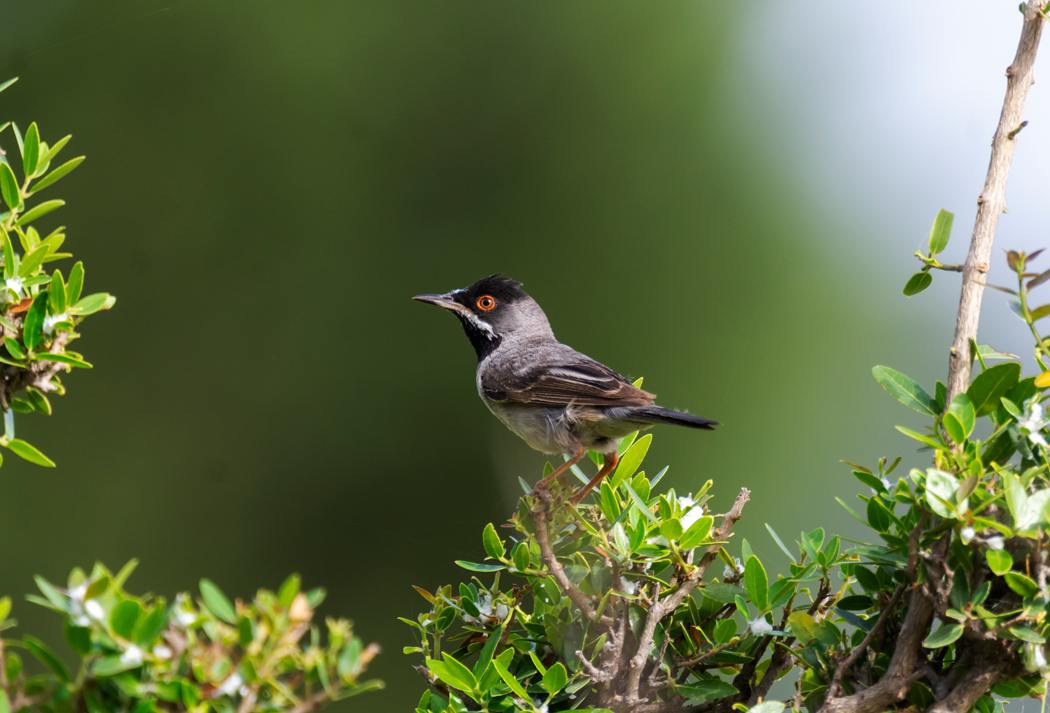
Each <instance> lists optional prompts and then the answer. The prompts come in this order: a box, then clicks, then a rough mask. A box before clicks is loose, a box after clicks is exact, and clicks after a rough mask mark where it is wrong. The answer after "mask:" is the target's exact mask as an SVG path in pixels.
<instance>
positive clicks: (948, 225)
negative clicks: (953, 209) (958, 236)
mask: <svg viewBox="0 0 1050 713" xmlns="http://www.w3.org/2000/svg"><path fill="white" fill-rule="evenodd" d="M954 220H955V214H954V213H949V212H948V211H946V210H944V209H943V208H942V209H941V210H940V211H938V213H937V217H936V218H934V219H933V227H932V228H930V256H931V257H932V256H934V255H937V254H939V253H941V252H943V251H944V249H945V248H946V247H948V238H950V237H951V235H952V222H953V221H954Z"/></svg>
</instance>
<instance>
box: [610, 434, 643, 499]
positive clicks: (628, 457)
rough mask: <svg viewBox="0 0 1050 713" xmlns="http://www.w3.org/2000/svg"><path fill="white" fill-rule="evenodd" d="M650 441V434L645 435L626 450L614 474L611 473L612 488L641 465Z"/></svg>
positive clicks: (631, 474)
mask: <svg viewBox="0 0 1050 713" xmlns="http://www.w3.org/2000/svg"><path fill="white" fill-rule="evenodd" d="M652 440H653V436H652V434H651V433H650V434H646V435H644V436H642V437H641V438H639V439H638V440H636V441H635V442H634V445H632V446H631V447H630V448H628V449H627V452H626V453H624V454H623V456H622V457H621V458H620V463H619V464H618V465H617V466H616V472H615V473H613V476H612V484H613V486H614V487H615V486H617V485H619V484H620V483H622V482H624V480H627V479H629V478H631V476H633V475H634V474H635V472H636V471H637V470H638V468H639V467H640V466H641V465H642V461H643V460H644V459H645V454H646V453H648V452H649V444H650V443H652Z"/></svg>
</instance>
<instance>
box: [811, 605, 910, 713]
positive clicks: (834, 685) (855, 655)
mask: <svg viewBox="0 0 1050 713" xmlns="http://www.w3.org/2000/svg"><path fill="white" fill-rule="evenodd" d="M902 594H904V585H900V586H898V587H897V591H896V592H894V593H893V596H892V597H890V601H889V603H888V604H887V605H886V607H885V608H884V609H883V610H882V613H881V614H880V615H879V620H878V621H876V622H875V626H873V627H871V631H869V632H868V635H867V636H865V637H864V640H863V641H861V642H860V646H858V647H857V648H855V649H853V651H852V652H851V653H850V655H849V656H847V657H846V658H845V659H844V660H843V661H842V662H841V663H840V664H839V665H838V666H837V667H836V668H835V675H834V676H833V677H832V679H831V686H829V687H828V698H834V697H835V696H837V695H838V694H839V690H840V689H841V688H842V674H843V673H845V672H846V671H848V670H849V668H850V667H851V666H852V665H853V664H855V663H857V659H859V658H860V656H861V654H863V653H864V651H865V650H866V649H867V648H868V644H870V643H871V640H872V639H874V638H875V637H876V636H878V635H879V632H881V631H882V628H883V627H884V626H886V620H887V619H888V618H889V616H890V613H891V612H893V610H894V609H896V608H897V602H899V601H900V598H901V595H902Z"/></svg>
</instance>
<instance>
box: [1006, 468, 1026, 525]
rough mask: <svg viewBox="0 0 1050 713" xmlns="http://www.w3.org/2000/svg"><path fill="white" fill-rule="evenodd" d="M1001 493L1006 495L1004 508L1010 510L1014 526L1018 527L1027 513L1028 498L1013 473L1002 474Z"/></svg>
mask: <svg viewBox="0 0 1050 713" xmlns="http://www.w3.org/2000/svg"><path fill="white" fill-rule="evenodd" d="M1003 492H1004V494H1005V495H1006V506H1007V507H1008V508H1010V515H1011V517H1013V521H1014V525H1015V526H1017V525H1019V524H1020V523H1021V522H1022V521H1023V520H1025V517H1026V515H1027V513H1028V496H1027V495H1026V494H1025V491H1024V486H1023V485H1021V481H1019V480H1018V479H1017V476H1016V475H1014V474H1013V473H1003Z"/></svg>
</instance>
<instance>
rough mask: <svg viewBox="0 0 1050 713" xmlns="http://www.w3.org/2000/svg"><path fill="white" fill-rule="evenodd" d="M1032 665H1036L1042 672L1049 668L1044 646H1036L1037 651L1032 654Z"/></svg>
mask: <svg viewBox="0 0 1050 713" xmlns="http://www.w3.org/2000/svg"><path fill="white" fill-rule="evenodd" d="M1032 663H1034V664H1035V667H1036V668H1038V669H1040V670H1042V669H1045V668H1046V667H1047V666H1046V654H1045V653H1043V647H1042V646H1036V647H1035V651H1033V652H1032Z"/></svg>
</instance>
